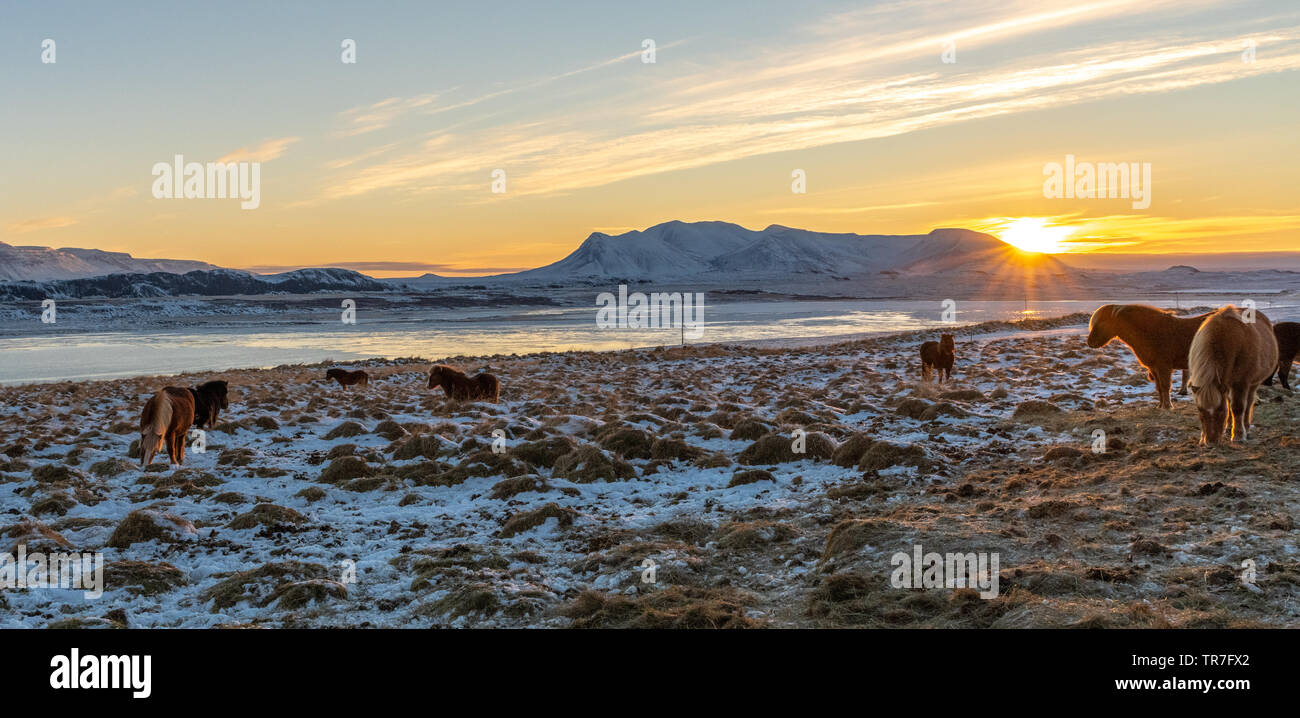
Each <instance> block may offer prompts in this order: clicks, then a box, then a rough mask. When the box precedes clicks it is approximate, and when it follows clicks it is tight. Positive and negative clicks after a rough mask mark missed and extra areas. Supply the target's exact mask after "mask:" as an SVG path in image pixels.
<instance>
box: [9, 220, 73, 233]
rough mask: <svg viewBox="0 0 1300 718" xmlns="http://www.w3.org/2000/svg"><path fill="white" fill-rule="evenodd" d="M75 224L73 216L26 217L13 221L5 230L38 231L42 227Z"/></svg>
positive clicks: (13, 231) (14, 231)
mask: <svg viewBox="0 0 1300 718" xmlns="http://www.w3.org/2000/svg"><path fill="white" fill-rule="evenodd" d="M74 224H77V220H76V219H75V218H73V217H38V218H36V219H27V220H22V221H20V222H14V223H12V224H10V225H8V226H7V227H5V229H6V230H8V231H9V233H10V234H26V233H28V232H39V231H40V230H42V229H58V228H59V227H71V226H72V225H74Z"/></svg>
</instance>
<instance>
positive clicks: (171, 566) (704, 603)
mask: <svg viewBox="0 0 1300 718" xmlns="http://www.w3.org/2000/svg"><path fill="white" fill-rule="evenodd" d="M1084 324H1086V316H1085V315H1072V316H1070V317H1066V318H1064V319H1061V320H1043V321H1031V322H1026V323H1023V324H1018V325H1010V324H1006V323H989V324H984V325H979V326H975V327H970V328H966V329H962V330H959V331H958V332H957V335H958V338H957V368H956V370H955V377H954V381H953V382H951V383H950V384H945V385H943V386H942V387H937V388H936V387H934V386H933V385H922V384H921V383H920V382H919V381H918V379H917V361H916V348H917V345H918V344H919V343H920V341H922V340H924V339H930V338H933V337H934V333H933V332H913V333H909V334H901V335H896V336H889V337H880V338H871V339H865V340H859V341H852V342H843V343H837V344H821V345H813V346H778V345H766V346H765V345H754V344H749V345H703V346H692V347H685V348H681V347H677V348H661V349H645V350H633V351H618V352H603V353H597V352H565V353H543V354H531V355H525V356H500V355H498V356H492V357H478V358H466V357H460V358H457V359H455V360H454V361H453V363H456V364H459V365H461V366H462V368H464V369H466V370H468V371H470V372H471V373H473V372H475V371H477V370H479V369H487V370H489V371H491V372H492V373H494V374H496V375H497V376H499V377H500V379H501V382H502V401H501V403H500V404H496V405H493V404H485V403H464V404H456V403H449V402H447V401H446V400H445V399H444V398H443V397H442V396H441V393H439V394H437V395H433V394H431V393H430V392H429V391H428V390H427V389H425V373H426V371H427V368H428V366H429V362H428V361H424V360H415V359H401V360H371V361H366V362H358V363H356V364H353V365H350V366H353V367H356V366H361V367H364V368H365V369H366V370H367V371H368V372H370V373H371V374H372V377H373V378H372V380H371V383H370V386H369V387H368V388H365V389H361V390H359V391H344V390H342V389H340V388H339V387H337V386H334V385H327V384H325V383H323V382H322V381H321V378H322V377H323V375H324V371H325V368H327V365H322V366H304V365H293V366H282V367H277V368H273V369H265V370H240V371H229V372H221V373H216V374H197V375H186V376H180V377H149V378H134V379H118V380H112V381H100V382H58V383H53V384H44V385H29V386H11V387H0V436H3V439H0V512H3V513H4V515H5V516H6V517H7V518H2V519H0V537H3V542H4V545H2V546H0V551H8V550H11V549H16V545H17V544H18V543H27V544H28V547H29V548H28V550H29V551H30V550H36V547H45V548H47V549H48V550H53V548H54V547H61V548H62V550H70V549H76V550H82V551H102V552H103V554H104V557H105V561H106V562H107V580H108V590H107V592H106V593H105V595H104V596H103V597H102V598H100V599H98V600H85V599H83V597H82V594H81V592H79V591H71V590H55V589H10V590H2V589H0V625H3V626H24V627H43V626H51V625H79V626H95V625H102V626H116V625H123V624H125V625H129V626H133V627H206V626H219V625H227V626H228V625H264V626H271V627H290V626H309V627H325V626H347V627H355V626H384V627H428V626H676V627H696V626H776V627H781V626H845V625H863V626H881V625H885V626H939V627H943V626H1007V627H1026V626H1057V625H1089V626H1159V625H1170V624H1172V625H1180V626H1227V625H1270V626H1282V625H1294V624H1295V623H1296V622H1297V620H1300V604H1298V603H1297V597H1300V556H1298V555H1297V547H1296V539H1297V535H1298V534H1297V530H1296V527H1295V522H1294V520H1293V518H1292V517H1294V516H1295V514H1296V512H1297V510H1298V509H1300V484H1297V482H1296V480H1295V477H1296V469H1297V468H1300V439H1297V438H1295V437H1294V434H1295V426H1296V421H1297V419H1300V412H1298V411H1297V409H1296V407H1297V402H1296V401H1295V400H1294V399H1292V398H1290V397H1289V396H1284V395H1283V393H1282V392H1280V391H1274V390H1272V389H1265V390H1263V392H1262V401H1261V406H1260V410H1259V412H1258V415H1257V424H1258V429H1257V431H1256V433H1255V434H1254V435H1253V436H1252V441H1251V442H1250V443H1249V444H1247V445H1245V446H1244V447H1225V448H1219V449H1213V450H1203V449H1200V448H1198V447H1197V446H1196V445H1195V439H1196V437H1197V434H1198V431H1199V427H1198V425H1197V420H1196V418H1195V412H1194V410H1193V408H1192V407H1191V405H1190V404H1189V402H1188V400H1187V399H1186V398H1180V397H1176V401H1175V407H1176V408H1175V410H1174V411H1172V412H1161V411H1159V410H1157V409H1155V408H1154V406H1155V401H1154V394H1153V390H1152V387H1151V384H1150V382H1149V381H1147V380H1146V377H1145V372H1143V371H1142V370H1141V369H1140V367H1138V366H1137V364H1136V362H1135V360H1133V358H1132V357H1131V355H1130V354H1129V353H1128V350H1127V349H1126V348H1124V347H1123V346H1121V345H1118V344H1112V345H1111V346H1109V347H1107V348H1105V349H1104V350H1091V349H1088V348H1087V347H1086V346H1085V345H1084V343H1083V341H1082V337H1081V334H1082V332H1083V329H1084V327H1083V325H1084ZM211 378H225V379H228V380H229V381H230V382H231V384H232V404H231V408H230V411H229V412H228V413H226V414H225V415H223V417H222V419H221V424H220V426H219V427H218V429H217V430H215V431H211V432H209V433H208V436H207V450H206V451H205V452H204V453H201V454H200V453H195V452H193V451H191V452H190V453H189V455H188V456H187V459H186V464H185V467H184V468H182V469H177V470H173V469H170V468H168V467H167V466H166V465H164V464H161V463H155V464H154V465H153V466H151V467H150V468H149V469H148V470H146V471H141V470H140V469H139V467H138V461H136V460H134V459H130V458H128V454H129V453H130V450H131V443H132V441H133V439H135V438H136V436H137V428H136V427H137V422H138V416H139V411H140V408H141V406H142V405H143V401H144V399H145V398H146V397H147V396H149V395H150V394H152V393H153V392H154V391H155V390H156V389H157V388H159V387H161V386H163V385H167V384H171V385H181V386H188V385H193V384H196V383H199V382H201V381H205V380H207V379H211ZM1096 429H1101V430H1103V431H1104V432H1106V436H1107V437H1108V443H1109V447H1110V448H1109V449H1108V450H1107V451H1106V452H1104V453H1094V452H1092V451H1091V450H1090V447H1091V445H1092V443H1093V441H1094V434H1093V432H1094V431H1095V430H1096ZM796 431H800V432H802V433H803V436H804V448H805V452H804V453H799V454H796V453H793V452H792V450H791V446H792V443H793V442H792V434H793V433H794V432H796ZM916 544H921V545H923V546H925V548H926V550H927V551H931V550H932V551H939V552H947V551H960V552H968V551H973V552H997V553H998V554H999V555H1000V559H1001V578H1000V593H999V595H998V597H997V598H994V599H990V600H984V599H980V598H978V597H975V596H972V595H971V593H970V592H969V591H960V590H959V591H953V590H949V589H937V590H906V589H896V588H892V587H891V586H890V583H889V576H890V573H891V571H892V570H893V566H892V564H891V562H890V557H891V556H892V555H893V554H894V553H896V552H900V551H902V552H910V551H911V550H912V547H913V546H914V545H916ZM1245 560H1251V561H1254V562H1255V564H1256V565H1257V566H1258V575H1257V578H1256V580H1255V582H1254V584H1253V585H1245V584H1243V582H1242V581H1241V580H1239V575H1240V574H1241V572H1242V562H1243V561H1245ZM353 567H355V576H353V572H352V569H353ZM651 576H653V578H654V581H653V582H647V581H646V579H648V578H650V577H651Z"/></svg>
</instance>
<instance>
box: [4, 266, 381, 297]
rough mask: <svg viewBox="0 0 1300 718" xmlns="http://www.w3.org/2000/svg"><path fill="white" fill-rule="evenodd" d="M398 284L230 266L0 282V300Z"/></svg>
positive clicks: (336, 272) (371, 288)
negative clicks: (261, 273) (254, 271)
mask: <svg viewBox="0 0 1300 718" xmlns="http://www.w3.org/2000/svg"><path fill="white" fill-rule="evenodd" d="M400 288H401V287H400V285H396V284H389V283H384V282H380V281H378V280H376V279H372V278H370V277H367V276H366V275H364V274H361V273H359V272H354V271H352V270H350V269H299V270H297V271H293V272H285V273H283V274H270V275H264V276H256V275H253V274H249V273H248V272H241V271H238V270H234V269H214V270H207V271H202V270H200V271H193V272H185V273H184V274H173V273H169V272H149V273H143V274H109V275H105V276H102V277H87V278H84V279H58V280H52V281H47V282H0V299H8V300H18V299H30V300H39V299H46V298H50V299H82V298H91V297H95V298H107V299H124V298H139V297H178V296H184V295H197V296H208V297H223V296H232V295H237V294H248V295H256V294H311V293H314V292H334V291H356V292H384V291H395V290H398V289H400Z"/></svg>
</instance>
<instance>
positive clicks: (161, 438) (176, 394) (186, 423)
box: [140, 386, 194, 468]
mask: <svg viewBox="0 0 1300 718" xmlns="http://www.w3.org/2000/svg"><path fill="white" fill-rule="evenodd" d="M193 423H194V395H193V394H191V393H190V390H189V389H183V388H181V387H177V386H169V387H166V388H165V389H163V390H162V391H160V392H158V393H157V394H154V395H153V398H151V399H150V400H149V401H148V402H146V403H145V405H144V411H142V412H140V468H145V467H146V466H148V465H149V462H151V461H153V457H154V455H155V454H157V453H158V452H160V451H162V449H163V447H164V446H166V447H167V458H168V460H169V461H168V463H171V464H173V465H180V464H184V463H185V434H186V432H188V431H189V428H190V426H191V425H192V424H193Z"/></svg>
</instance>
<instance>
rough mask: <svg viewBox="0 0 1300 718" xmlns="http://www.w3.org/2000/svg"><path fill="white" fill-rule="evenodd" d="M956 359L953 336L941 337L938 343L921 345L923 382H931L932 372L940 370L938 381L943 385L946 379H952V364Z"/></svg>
mask: <svg viewBox="0 0 1300 718" xmlns="http://www.w3.org/2000/svg"><path fill="white" fill-rule="evenodd" d="M954 358H955V354H954V347H953V341H952V335H951V334H943V335H940V337H939V341H937V342H926V343H924V344H922V345H921V381H930V373H931V371H932V370H936V369H937V370H938V372H937V373H938V376H937V377H936V380H937V381H938V383H940V384H942V383H943V380H944V378H945V377H946V378H948V379H951V378H952V364H953V360H954Z"/></svg>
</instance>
